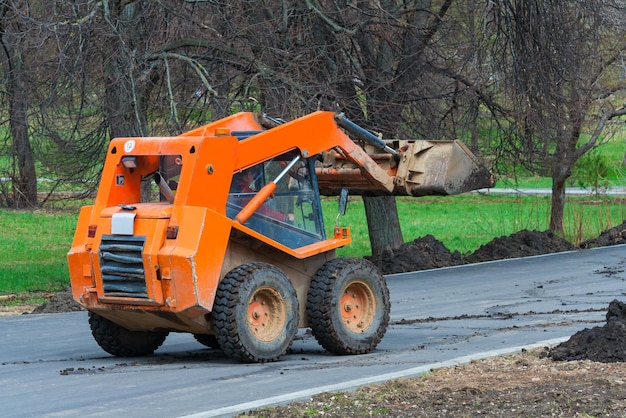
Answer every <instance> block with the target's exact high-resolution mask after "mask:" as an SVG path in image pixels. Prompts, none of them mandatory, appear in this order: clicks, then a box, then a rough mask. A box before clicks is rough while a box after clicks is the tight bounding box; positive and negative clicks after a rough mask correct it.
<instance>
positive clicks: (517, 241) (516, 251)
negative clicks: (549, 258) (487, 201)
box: [465, 230, 576, 263]
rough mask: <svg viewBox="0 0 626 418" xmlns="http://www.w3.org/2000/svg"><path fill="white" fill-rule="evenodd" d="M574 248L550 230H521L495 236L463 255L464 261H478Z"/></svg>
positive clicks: (549, 252) (557, 251)
mask: <svg viewBox="0 0 626 418" xmlns="http://www.w3.org/2000/svg"><path fill="white" fill-rule="evenodd" d="M575 249H576V247H575V246H574V245H572V244H571V243H570V242H569V241H567V240H565V239H563V238H561V237H559V236H557V235H555V234H553V233H552V232H550V231H543V232H539V231H529V230H522V231H519V232H516V233H515V234H512V235H509V236H503V237H498V238H495V239H494V240H492V241H491V242H488V243H487V244H485V245H481V246H480V248H478V249H477V250H476V251H474V252H473V253H472V254H470V255H468V256H467V257H465V261H466V262H467V263H479V262H483V261H492V260H502V259H506V258H518V257H528V256H531V255H540V254H552V253H559V252H563V251H572V250H575Z"/></svg>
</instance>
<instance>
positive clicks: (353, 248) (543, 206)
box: [324, 193, 626, 256]
mask: <svg viewBox="0 0 626 418" xmlns="http://www.w3.org/2000/svg"><path fill="white" fill-rule="evenodd" d="M350 199H351V201H350V203H349V205H348V212H347V213H346V216H345V217H341V218H340V220H339V223H340V225H341V226H349V227H350V228H351V233H352V238H353V243H352V245H350V246H348V247H345V248H341V249H340V250H339V251H338V253H339V255H341V256H362V255H369V254H371V247H370V243H369V236H368V232H367V223H366V222H365V209H364V207H363V202H362V201H361V199H360V198H359V197H354V196H353V197H351V198H350ZM397 206H398V213H399V217H400V224H401V225H402V233H403V238H404V241H405V242H408V241H412V240H414V239H416V238H419V237H423V236H425V235H428V234H430V235H433V236H434V237H435V238H437V239H438V240H439V241H441V242H442V243H443V244H444V245H445V246H446V247H447V248H448V249H450V250H451V251H455V250H457V251H459V252H461V253H462V254H468V253H471V252H473V251H474V250H476V249H477V248H478V247H480V246H481V245H483V244H486V243H487V242H489V241H491V240H492V239H493V238H495V237H499V236H503V235H510V234H512V233H514V232H517V231H520V230H522V229H530V230H537V231H545V230H547V229H548V225H549V221H550V198H549V197H547V196H530V197H516V196H502V195H496V194H487V195H481V194H473V193H472V194H464V195H460V196H446V197H422V198H398V199H397ZM324 213H325V222H326V229H327V230H328V231H331V230H332V227H333V226H334V219H335V215H336V213H337V209H336V201H334V200H332V199H328V200H325V202H324ZM625 217H626V207H625V206H624V204H623V203H622V202H621V201H620V200H619V199H614V198H610V197H601V198H597V199H596V198H593V199H591V198H589V197H577V198H568V202H567V204H566V207H565V221H564V228H565V238H566V239H567V240H569V241H570V242H573V243H575V244H577V243H580V242H582V241H584V240H586V239H590V238H594V237H597V236H598V235H599V234H600V233H601V232H602V231H604V230H606V229H608V228H611V227H613V226H615V225H618V224H620V223H622V220H623V219H624V218H625Z"/></svg>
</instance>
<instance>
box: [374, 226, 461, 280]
mask: <svg viewBox="0 0 626 418" xmlns="http://www.w3.org/2000/svg"><path fill="white" fill-rule="evenodd" d="M365 258H367V259H369V260H370V261H371V262H372V263H374V264H375V265H376V267H378V269H379V270H380V271H381V272H382V273H383V274H394V273H406V272H409V271H417V270H427V269H434V268H440V267H449V266H456V265H459V264H463V257H462V256H461V253H459V252H458V251H455V252H451V251H450V250H448V249H447V248H446V247H445V246H444V245H443V243H442V242H441V241H439V240H437V239H436V238H435V237H433V236H432V235H426V236H425V237H421V238H417V239H415V240H413V241H411V242H405V243H404V244H402V245H401V246H400V248H398V249H396V250H386V251H384V252H383V254H381V255H378V256H373V257H365Z"/></svg>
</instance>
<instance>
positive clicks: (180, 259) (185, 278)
mask: <svg viewBox="0 0 626 418" xmlns="http://www.w3.org/2000/svg"><path fill="white" fill-rule="evenodd" d="M180 219H181V222H180V224H179V233H178V237H177V239H176V240H175V241H174V240H166V243H165V246H164V247H163V248H162V249H161V251H160V252H159V263H160V264H161V265H162V266H163V268H162V277H161V280H162V282H163V287H164V292H165V294H167V295H170V296H168V298H167V299H166V305H167V306H169V307H170V308H172V309H174V310H177V311H181V310H185V309H189V308H193V307H196V305H199V306H200V307H203V308H204V309H201V310H202V311H210V310H211V308H212V306H213V300H214V299H215V289H216V288H217V284H218V283H219V280H220V278H221V276H220V271H221V269H222V264H223V261H224V257H225V253H226V248H227V247H228V240H229V237H230V228H231V224H232V222H231V221H230V219H228V218H226V217H225V216H223V215H221V214H219V213H217V212H215V211H212V210H210V209H205V208H200V207H186V208H184V209H183V210H182V213H181V215H180Z"/></svg>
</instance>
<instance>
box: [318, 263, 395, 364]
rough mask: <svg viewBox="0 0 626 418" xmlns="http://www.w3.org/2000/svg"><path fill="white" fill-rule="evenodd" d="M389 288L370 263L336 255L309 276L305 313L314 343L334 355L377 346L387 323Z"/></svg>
mask: <svg viewBox="0 0 626 418" xmlns="http://www.w3.org/2000/svg"><path fill="white" fill-rule="evenodd" d="M389 310H390V303H389V289H387V283H386V281H385V278H384V277H383V276H382V275H381V274H380V272H379V271H378V270H377V269H376V266H374V265H373V264H372V263H370V262H369V261H367V260H364V259H362V258H336V259H334V260H331V261H329V262H327V263H326V264H324V265H323V266H322V267H321V268H320V269H319V270H318V271H317V272H316V273H315V276H313V279H312V281H311V287H310V288H309V292H308V296H307V305H306V314H307V317H308V321H309V326H310V327H311V330H312V331H313V335H314V336H315V339H316V340H317V342H319V343H320V345H321V346H322V347H324V349H326V350H327V351H330V352H331V353H334V354H363V353H367V352H369V351H371V350H373V349H374V348H376V346H377V345H378V343H379V342H380V340H381V339H382V338H383V336H384V335H385V332H386V331H387V325H388V324H389Z"/></svg>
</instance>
